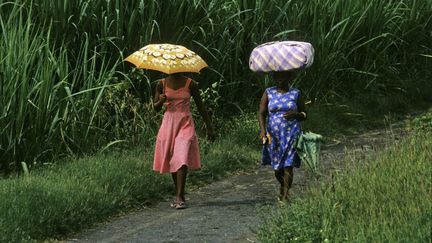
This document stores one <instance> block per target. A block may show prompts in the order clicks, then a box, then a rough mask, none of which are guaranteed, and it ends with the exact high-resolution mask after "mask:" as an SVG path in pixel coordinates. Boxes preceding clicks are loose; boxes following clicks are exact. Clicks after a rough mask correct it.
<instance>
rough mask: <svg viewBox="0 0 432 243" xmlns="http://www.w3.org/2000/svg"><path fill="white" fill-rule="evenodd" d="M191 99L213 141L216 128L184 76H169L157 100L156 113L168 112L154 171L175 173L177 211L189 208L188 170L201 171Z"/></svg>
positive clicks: (195, 88)
mask: <svg viewBox="0 0 432 243" xmlns="http://www.w3.org/2000/svg"><path fill="white" fill-rule="evenodd" d="M191 96H192V97H193V99H194V101H195V104H196V106H197V108H198V111H199V113H200V114H201V116H202V117H203V120H204V122H205V124H206V128H207V135H208V137H209V139H211V140H213V139H214V137H215V132H214V128H213V125H212V123H211V120H210V117H209V115H208V113H207V110H206V109H205V107H204V105H203V102H202V100H201V97H200V94H199V90H198V85H197V83H196V82H195V81H193V80H192V79H190V78H188V77H185V76H184V75H182V74H180V73H175V74H172V75H169V76H168V77H166V78H164V79H161V80H160V81H159V82H158V84H157V86H156V90H155V96H154V109H155V110H156V111H160V110H161V108H162V107H163V106H164V107H165V112H164V117H163V120H162V124H161V127H160V128H159V132H158V135H157V138H156V146H155V152H154V161H153V170H154V171H158V172H160V173H171V175H172V179H173V182H174V186H175V188H176V198H175V200H174V202H173V203H171V207H173V208H177V209H182V208H186V204H185V195H184V194H185V185H186V175H187V172H188V170H197V169H200V168H201V162H200V154H199V147H198V139H197V136H196V134H195V125H194V121H193V119H192V114H191V112H190V97H191Z"/></svg>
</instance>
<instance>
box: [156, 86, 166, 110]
mask: <svg viewBox="0 0 432 243" xmlns="http://www.w3.org/2000/svg"><path fill="white" fill-rule="evenodd" d="M163 88H164V87H163V82H162V80H159V81H158V83H157V84H156V89H155V93H154V97H153V109H154V110H155V111H160V110H161V109H162V106H163V104H164V103H165V101H166V96H165V94H164V93H163Z"/></svg>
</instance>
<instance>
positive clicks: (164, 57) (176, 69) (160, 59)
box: [125, 44, 208, 74]
mask: <svg viewBox="0 0 432 243" xmlns="http://www.w3.org/2000/svg"><path fill="white" fill-rule="evenodd" d="M125 61H128V62H130V63H132V64H134V65H135V66H137V67H138V68H143V69H150V70H156V71H160V72H163V73H166V74H172V73H181V72H192V73H199V72H200V70H201V69H203V68H205V67H208V65H207V63H206V62H205V61H204V60H203V59H202V58H201V57H200V56H198V55H197V54H196V53H195V52H193V51H191V50H189V49H187V48H186V47H184V46H180V45H172V44H150V45H147V46H144V47H143V48H141V49H140V50H138V51H136V52H134V53H132V54H131V55H130V56H128V57H127V58H126V59H125Z"/></svg>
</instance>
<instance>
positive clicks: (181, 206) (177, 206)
mask: <svg viewBox="0 0 432 243" xmlns="http://www.w3.org/2000/svg"><path fill="white" fill-rule="evenodd" d="M175 208H176V209H185V208H187V207H186V204H185V202H182V201H180V202H177V204H176V206H175Z"/></svg>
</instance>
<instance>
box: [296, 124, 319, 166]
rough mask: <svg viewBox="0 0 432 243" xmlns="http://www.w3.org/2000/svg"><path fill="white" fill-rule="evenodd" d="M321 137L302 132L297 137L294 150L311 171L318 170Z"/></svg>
mask: <svg viewBox="0 0 432 243" xmlns="http://www.w3.org/2000/svg"><path fill="white" fill-rule="evenodd" d="M321 140H322V136H321V135H320V134H316V133H313V132H302V133H300V135H299V136H298V137H297V141H296V144H295V148H296V151H297V154H298V155H299V157H300V158H301V160H303V161H304V162H305V163H306V164H307V165H308V166H309V168H310V169H311V170H312V171H314V172H315V171H316V169H317V168H318V160H319V152H320V146H321Z"/></svg>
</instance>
